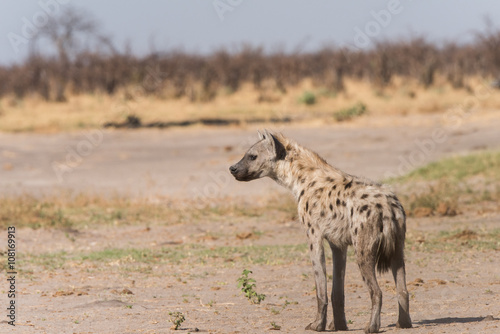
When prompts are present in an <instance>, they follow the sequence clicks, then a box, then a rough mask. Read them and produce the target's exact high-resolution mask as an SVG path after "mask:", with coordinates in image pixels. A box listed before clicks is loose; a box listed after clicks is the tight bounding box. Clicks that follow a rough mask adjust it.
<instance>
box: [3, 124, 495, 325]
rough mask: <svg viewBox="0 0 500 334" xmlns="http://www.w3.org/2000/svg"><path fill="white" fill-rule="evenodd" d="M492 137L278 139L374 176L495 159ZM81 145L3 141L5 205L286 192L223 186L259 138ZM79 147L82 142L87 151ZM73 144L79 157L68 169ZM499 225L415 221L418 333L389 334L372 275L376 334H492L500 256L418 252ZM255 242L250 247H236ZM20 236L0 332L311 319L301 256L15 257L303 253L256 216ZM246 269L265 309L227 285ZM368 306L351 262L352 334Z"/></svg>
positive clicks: (262, 185)
mask: <svg viewBox="0 0 500 334" xmlns="http://www.w3.org/2000/svg"><path fill="white" fill-rule="evenodd" d="M499 128H500V117H488V118H482V119H480V118H478V119H473V118H471V119H469V120H468V121H467V122H466V123H464V124H463V125H461V126H459V127H453V128H451V127H449V126H446V125H443V123H442V120H441V119H440V118H438V117H434V118H433V117H428V118H426V119H425V121H424V120H423V119H420V118H419V119H411V118H408V119H405V120H395V121H391V122H385V123H384V124H377V123H375V121H374V120H370V119H366V120H362V121H360V122H358V123H356V124H354V125H353V124H346V125H320V126H316V125H314V124H308V125H300V126H298V125H295V126H287V127H286V128H282V129H279V128H278V130H281V131H283V132H284V133H285V134H286V135H289V136H291V137H293V138H295V139H296V140H297V141H299V142H301V143H303V144H304V145H306V146H308V147H311V148H313V149H315V150H316V151H317V152H318V153H320V154H321V155H323V156H324V157H325V158H326V159H327V160H328V161H330V162H331V163H333V164H334V165H336V166H337V167H340V168H342V169H344V170H346V171H348V172H351V173H354V174H361V175H365V176H368V177H371V178H375V179H381V178H383V177H385V176H388V175H389V174H397V173H398V172H400V171H403V172H404V171H405V169H407V168H409V167H408V162H409V163H410V165H412V166H416V165H422V164H425V163H426V162H428V161H431V160H435V159H438V158H441V157H443V156H447V155H450V154H460V153H467V152H470V151H474V150H478V149H485V148H498V147H499V146H500V132H499V131H498V129H499ZM435 129H442V130H444V133H445V135H446V139H444V140H441V139H442V136H441V139H440V140H439V141H440V142H437V141H435V140H434V139H432V138H433V137H432V134H433V131H435ZM86 135H89V133H88V132H87V133H74V134H56V135H41V134H0V189H2V194H4V195H5V194H7V195H15V194H19V193H32V194H42V193H51V192H55V193H57V192H59V191H61V190H71V191H84V192H95V193H108V194H113V193H117V194H121V195H124V194H125V195H130V196H147V197H152V198H154V197H155V196H158V195H162V196H171V197H176V198H190V197H194V196H200V197H204V198H206V199H207V200H210V198H212V197H213V196H227V195H233V196H235V197H234V198H237V196H242V195H245V196H248V197H251V196H258V195H261V194H263V193H268V192H281V191H282V190H280V189H279V188H278V187H277V186H275V185H274V184H273V183H272V182H270V181H268V180H261V181H255V182H250V183H236V182H235V181H233V180H232V179H230V178H229V175H228V173H227V168H228V166H229V164H231V163H233V162H235V161H237V160H238V159H239V157H240V156H241V154H242V152H243V151H244V149H245V148H246V147H248V146H249V145H250V144H251V143H252V142H253V141H255V139H256V133H255V129H254V128H228V129H207V128H192V129H184V130H182V129H177V130H171V131H105V132H103V133H102V138H101V137H100V136H101V134H95V133H93V135H94V136H95V137H94V138H93V139H88V138H87V136H86ZM90 135H92V133H90ZM90 138H92V137H90ZM96 138H97V139H96ZM99 138H100V139H99ZM415 140H419V142H420V143H424V142H425V143H430V141H429V140H433V143H434V144H432V143H431V144H428V145H427V146H422V145H423V144H420V145H419V144H417V143H416V142H415ZM85 141H87V142H89V143H90V144H85V143H84V144H82V142H85ZM84 146H85V147H86V149H87V151H85V148H83V149H82V147H84ZM78 147H80V153H78V152H77V153H76V154H77V155H78V156H76V157H75V156H73V157H71V158H67V156H68V154H71V153H68V152H72V150H74V151H77V150H78ZM422 147H424V148H422ZM82 150H83V151H82ZM82 152H83V153H84V154H82ZM412 157H413V158H412ZM66 159H69V160H68V161H72V160H71V159H74V161H72V163H70V164H69V165H68V164H66V165H65V166H66V167H68V168H66V169H62V170H63V171H64V173H62V174H61V168H65V167H64V166H63V167H61V164H60V162H62V163H63V164H65V163H66ZM412 159H413V162H414V163H412V162H411V161H412ZM54 162H55V163H56V165H54ZM54 166H56V167H54ZM58 175H59V176H61V177H62V178H58ZM264 217H265V216H264ZM499 221H500V216H499V214H498V213H495V212H493V213H488V214H479V213H476V212H472V213H465V214H462V215H460V216H457V217H448V218H420V219H415V218H410V219H409V221H408V239H411V240H412V241H413V242H412V243H411V245H412V246H411V247H407V272H408V277H407V281H408V282H409V290H410V294H411V301H410V303H411V313H412V320H413V322H414V328H413V329H407V330H398V329H396V328H395V327H394V324H395V321H396V314H397V308H396V297H395V292H394V285H393V283H392V278H391V277H390V275H388V274H384V275H382V276H381V277H380V278H379V282H380V285H381V287H382V290H383V293H384V305H383V314H382V328H381V330H382V331H383V332H388V333H390V332H394V333H396V332H397V333H415V334H417V333H419V334H420V333H500V321H499V318H500V252H499V248H500V247H497V248H496V249H486V250H485V249H481V250H477V249H474V248H468V247H465V246H464V247H462V248H459V249H458V250H457V249H455V250H449V251H447V250H445V251H437V252H433V251H428V250H425V249H422V248H421V247H420V246H419V245H418V243H415V242H414V241H415V240H417V239H418V236H420V235H426V234H433V233H437V232H439V231H454V230H459V229H465V228H470V229H474V230H485V231H487V230H491V229H494V228H498V226H499ZM255 231H259V233H255ZM250 232H252V233H253V234H251V237H248V238H245V237H243V238H241V237H237V236H238V235H241V234H242V233H250ZM17 233H18V239H17V245H18V252H19V253H18V254H20V255H19V256H20V261H21V262H20V263H19V266H21V268H22V272H21V275H19V276H18V282H17V290H18V291H19V294H18V297H17V303H18V313H17V315H18V318H17V326H16V327H15V328H11V327H10V326H8V325H7V324H5V321H3V322H2V323H0V332H1V333H10V332H13V333H50V334H52V333H171V332H174V331H173V330H172V329H171V326H172V323H171V322H170V321H169V315H168V313H169V312H174V311H180V312H182V313H183V314H184V315H185V317H186V321H185V322H184V323H183V324H182V325H181V329H180V332H182V333H187V332H195V331H196V330H198V331H200V332H206V333H266V332H269V331H270V328H271V323H272V322H274V323H276V324H277V325H279V326H281V330H280V331H281V332H283V333H302V332H304V330H303V328H304V327H305V326H306V325H307V324H308V323H309V322H311V320H312V319H313V317H314V312H315V307H316V301H315V293H314V291H313V286H314V282H313V278H312V275H311V268H310V264H309V260H308V256H307V253H306V252H302V253H299V254H297V256H296V257H295V258H293V261H284V262H278V263H259V264H255V263H252V264H249V263H248V262H245V260H244V259H247V258H248V257H249V256H250V257H251V254H244V253H243V254H234V256H231V257H230V258H227V257H225V258H210V259H207V260H203V261H202V260H200V259H199V258H197V257H193V256H190V254H189V252H190V251H191V250H190V248H186V249H185V252H187V253H186V256H187V257H186V259H184V260H182V259H181V260H180V261H156V262H151V263H147V262H146V263H144V264H142V263H141V261H137V260H134V259H131V258H127V257H126V258H119V259H110V260H109V261H106V260H104V261H100V262H93V261H90V260H85V259H82V258H80V259H75V258H71V256H70V259H68V260H66V262H65V263H64V265H61V266H55V267H53V266H48V265H47V264H44V263H38V262H28V261H27V262H26V263H23V262H22V261H23V253H24V254H30V256H47V257H49V256H50V254H54V253H55V252H61V251H65V252H66V253H65V254H69V255H71V254H80V253H88V252H95V251H100V250H106V249H110V248H124V249H126V248H138V249H143V248H147V249H151V250H152V251H154V252H160V253H161V252H167V253H168V252H169V249H172V250H174V249H181V250H182V249H183V248H182V247H183V245H200V246H205V247H208V249H210V248H214V249H215V248H217V247H222V246H235V247H239V246H251V245H253V246H269V245H301V244H303V243H304V242H305V236H304V233H303V231H302V230H301V229H300V227H299V225H298V224H296V222H293V221H283V222H273V223H272V224H269V222H268V221H267V220H266V219H265V218H263V217H252V218H249V219H248V220H247V221H242V222H240V221H239V222H238V223H234V222H231V219H224V220H222V221H204V222H203V223H197V224H168V225H167V224H161V223H158V224H155V225H147V226H146V225H144V226H143V225H133V226H91V227H87V228H83V229H82V230H79V231H60V230H47V229H39V230H31V229H27V228H26V229H19V230H18V232H17ZM5 239H6V232H2V233H1V235H0V245H2V246H0V249H1V250H4V249H5V247H3V245H6V240H5ZM423 243H425V241H423ZM179 247H181V248H179ZM57 254H60V253H57ZM244 268H248V269H251V270H253V274H252V277H253V278H255V279H256V281H257V288H256V289H257V291H258V292H260V293H264V294H266V299H265V300H264V301H263V302H262V303H261V304H260V305H254V304H251V303H250V302H249V301H248V300H246V299H245V297H244V296H243V295H242V294H241V292H240V291H239V289H238V287H237V285H236V280H237V278H238V277H239V276H240V275H241V272H242V270H243V269H244ZM0 292H1V296H0V308H1V309H5V307H4V306H5V305H7V292H6V284H3V283H2V285H1V286H0ZM129 292H130V294H129ZM369 306H370V302H369V296H368V293H367V290H366V289H365V287H364V286H363V282H362V280H361V277H360V274H359V272H358V270H357V266H356V264H355V263H354V262H353V259H352V258H349V260H348V267H347V276H346V313H347V315H346V317H347V319H348V320H349V321H350V325H349V327H350V331H351V332H352V333H361V332H362V328H364V326H365V324H366V322H367V321H368V318H369V309H370V308H369ZM4 312H5V311H4ZM329 312H331V309H330V310H329ZM4 319H5V318H4V317H2V320H4ZM329 319H331V313H329Z"/></svg>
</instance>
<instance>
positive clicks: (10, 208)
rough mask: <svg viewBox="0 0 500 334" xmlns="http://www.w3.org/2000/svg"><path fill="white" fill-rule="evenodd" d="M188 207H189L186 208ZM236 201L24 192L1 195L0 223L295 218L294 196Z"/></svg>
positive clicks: (50, 224)
mask: <svg viewBox="0 0 500 334" xmlns="http://www.w3.org/2000/svg"><path fill="white" fill-rule="evenodd" d="M186 208H189V209H186ZM263 209H264V208H263V207H262V205H254V206H248V205H236V204H234V203H228V202H227V201H225V200H223V199H222V200H220V201H214V202H212V203H206V202H204V201H193V202H191V203H186V202H183V203H175V202H169V201H165V202H164V203H151V202H149V201H147V200H134V201H133V200H130V199H128V198H125V197H109V198H108V197H100V196H87V195H83V194H82V195H78V196H71V195H70V194H61V195H60V196H48V197H43V198H35V197H33V196H29V195H24V196H18V197H0V227H2V226H3V227H6V226H10V225H12V224H15V225H16V226H17V227H24V226H28V227H32V228H41V227H49V228H58V229H66V230H67V229H78V228H80V227H82V226H89V225H93V224H99V225H102V224H115V225H116V224H123V225H127V224H140V223H145V222H147V223H160V224H172V223H175V224H179V223H185V222H195V221H203V220H208V219H212V218H214V219H215V218H216V219H223V220H224V219H228V217H230V219H243V218H248V217H258V216H260V215H261V214H262V212H266V214H272V215H277V217H281V218H283V219H293V218H294V217H295V215H296V212H295V207H294V206H293V200H292V199H290V198H288V197H285V198H283V197H281V198H280V197H276V196H273V197H270V198H269V201H268V202H267V203H266V205H265V209H266V210H263Z"/></svg>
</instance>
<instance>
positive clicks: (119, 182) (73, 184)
mask: <svg viewBox="0 0 500 334" xmlns="http://www.w3.org/2000/svg"><path fill="white" fill-rule="evenodd" d="M375 122H377V120H375V119H370V118H367V119H364V120H362V121H359V122H357V123H355V124H354V125H353V124H340V125H338V124H336V125H319V126H311V125H302V126H298V125H295V126H286V127H282V128H278V130H281V131H282V132H284V133H285V134H286V135H288V136H290V137H292V138H294V139H296V140H297V141H298V142H300V143H302V144H303V145H305V146H308V147H309V148H312V149H314V150H315V151H317V152H318V153H320V155H322V156H323V157H324V158H326V159H327V160H328V161H329V162H330V163H331V164H333V165H335V166H337V167H339V168H341V169H344V170H345V171H348V172H350V173H353V174H358V175H364V176H366V177H369V178H373V179H381V178H384V177H385V176H387V175H394V174H397V173H399V172H407V171H408V170H409V169H410V168H412V167H417V166H419V165H423V164H425V163H427V162H429V161H432V160H435V159H438V158H441V157H443V156H446V155H450V154H454V153H463V152H469V151H473V150H478V149H487V148H497V147H499V146H500V131H499V130H498V129H500V117H496V118H488V119H487V120H481V119H475V120H472V119H471V120H469V121H468V123H465V124H463V125H461V126H460V127H457V128H451V127H449V126H446V125H443V123H442V119H441V118H440V117H437V116H435V117H427V118H425V122H424V121H423V118H418V117H413V118H412V117H408V118H404V119H399V120H386V121H384V122H382V123H383V124H381V125H380V124H374V123H375ZM256 129H257V128H217V129H210V128H190V129H185V130H183V129H175V130H168V131H159V130H149V131H147V130H139V131H108V130H106V131H102V132H99V131H97V130H94V131H84V132H81V133H73V134H56V135H44V134H0V189H2V193H4V194H5V193H7V194H9V193H10V194H13V193H35V194H36V193H38V194H40V193H51V192H54V191H56V192H57V191H59V190H71V191H76V192H95V193H99V194H102V193H107V194H120V195H128V196H156V195H162V196H163V195H166V196H174V197H186V198H187V197H189V198H192V197H199V196H201V197H206V198H210V197H212V196H226V195H249V194H253V195H259V194H262V193H265V192H268V191H269V190H270V189H273V190H277V191H281V189H280V188H279V187H278V186H277V185H275V184H274V183H273V182H272V181H270V180H259V181H256V182H251V183H248V184H243V183H236V182H234V180H232V178H231V177H230V174H229V172H228V167H229V165H230V164H232V163H234V162H235V161H237V160H239V159H240V157H241V155H242V154H243V152H244V151H245V150H246V149H247V148H248V147H249V146H250V145H251V144H252V143H254V142H255V141H256V139H257V135H256ZM436 129H438V130H443V131H444V132H442V134H441V137H442V136H444V139H443V140H441V139H440V140H439V142H436V141H435V140H434V139H433V133H434V131H436ZM443 134H444V135H443ZM441 137H440V138H441ZM89 138H90V139H89ZM418 143H420V144H418Z"/></svg>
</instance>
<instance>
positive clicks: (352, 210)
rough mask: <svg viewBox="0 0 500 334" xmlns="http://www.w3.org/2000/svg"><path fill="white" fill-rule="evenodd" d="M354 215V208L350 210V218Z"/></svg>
mask: <svg viewBox="0 0 500 334" xmlns="http://www.w3.org/2000/svg"><path fill="white" fill-rule="evenodd" d="M353 214H354V208H351V217H352V215H353Z"/></svg>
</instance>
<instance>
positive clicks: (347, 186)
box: [344, 180, 352, 190]
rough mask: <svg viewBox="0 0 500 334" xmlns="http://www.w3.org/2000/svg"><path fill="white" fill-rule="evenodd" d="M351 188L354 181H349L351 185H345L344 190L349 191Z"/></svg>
mask: <svg viewBox="0 0 500 334" xmlns="http://www.w3.org/2000/svg"><path fill="white" fill-rule="evenodd" d="M351 186H352V180H351V181H349V183H348V184H346V185H345V187H344V189H345V190H347V189H349V188H351Z"/></svg>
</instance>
